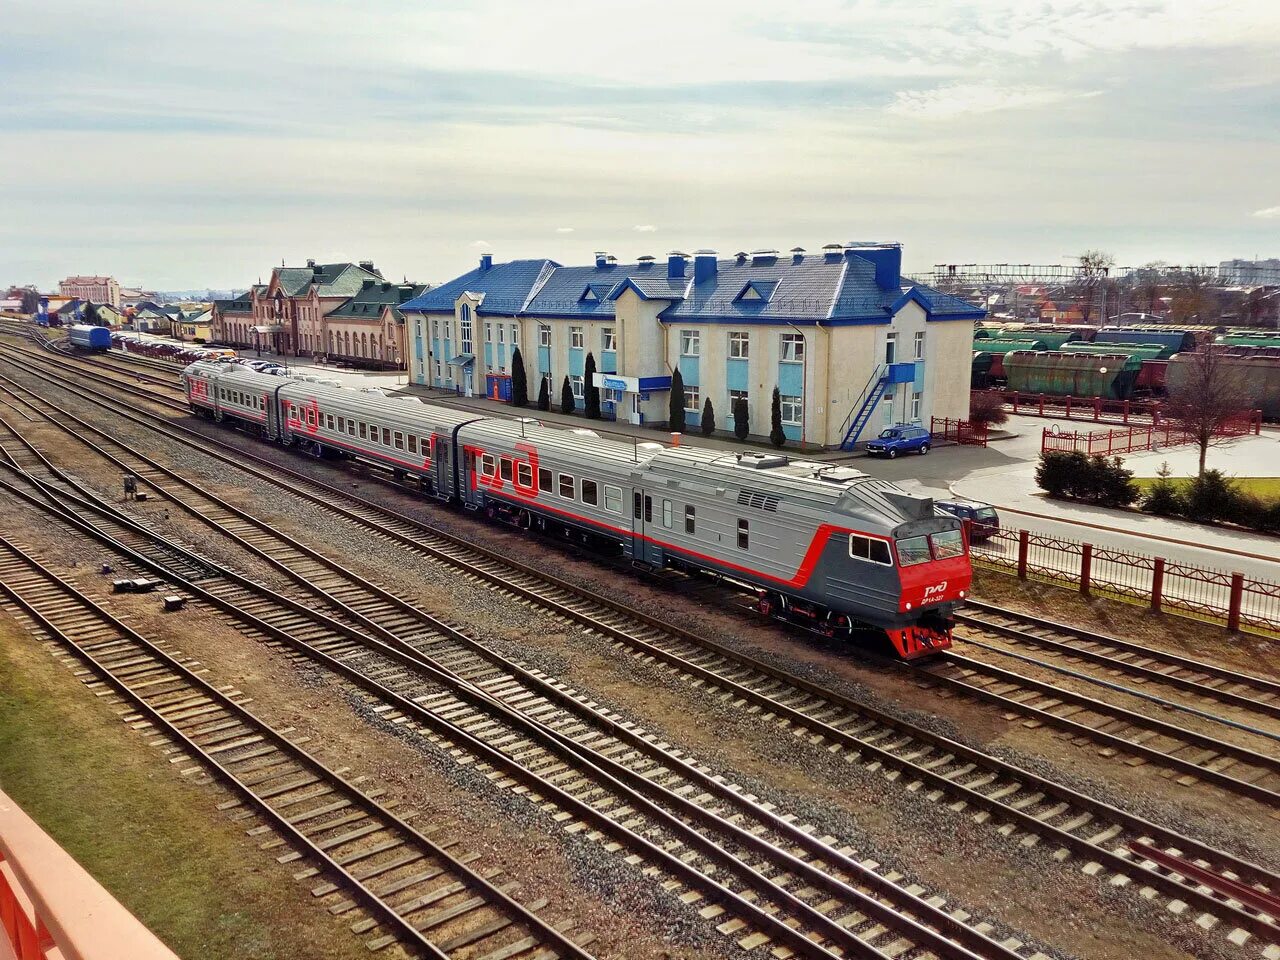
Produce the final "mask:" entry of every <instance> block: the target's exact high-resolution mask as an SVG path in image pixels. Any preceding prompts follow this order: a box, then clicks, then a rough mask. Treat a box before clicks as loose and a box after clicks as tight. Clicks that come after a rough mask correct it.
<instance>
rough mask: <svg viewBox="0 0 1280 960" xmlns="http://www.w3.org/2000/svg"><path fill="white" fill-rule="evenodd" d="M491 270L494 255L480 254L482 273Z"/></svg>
mask: <svg viewBox="0 0 1280 960" xmlns="http://www.w3.org/2000/svg"><path fill="white" fill-rule="evenodd" d="M491 269H493V254H492V253H482V254H480V272H481V273H484V272H485V271H487V270H491Z"/></svg>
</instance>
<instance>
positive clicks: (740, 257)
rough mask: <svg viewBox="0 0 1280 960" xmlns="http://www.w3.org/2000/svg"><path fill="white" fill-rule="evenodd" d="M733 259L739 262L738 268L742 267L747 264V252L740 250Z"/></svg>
mask: <svg viewBox="0 0 1280 960" xmlns="http://www.w3.org/2000/svg"><path fill="white" fill-rule="evenodd" d="M733 259H734V261H736V262H737V264H738V266H742V265H743V264H744V263H746V262H747V252H746V251H745V250H739V251H738V252H737V253H735V254H734V255H733Z"/></svg>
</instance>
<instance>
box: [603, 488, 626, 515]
mask: <svg viewBox="0 0 1280 960" xmlns="http://www.w3.org/2000/svg"><path fill="white" fill-rule="evenodd" d="M604 508H605V509H606V510H608V511H609V512H610V513H622V488H621V487H615V486H614V485H613V484H611V483H606V484H605V485H604Z"/></svg>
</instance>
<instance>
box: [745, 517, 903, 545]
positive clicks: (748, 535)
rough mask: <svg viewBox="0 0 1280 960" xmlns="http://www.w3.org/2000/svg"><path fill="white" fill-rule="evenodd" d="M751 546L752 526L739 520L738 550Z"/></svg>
mask: <svg viewBox="0 0 1280 960" xmlns="http://www.w3.org/2000/svg"><path fill="white" fill-rule="evenodd" d="M750 545H751V533H750V524H749V523H747V521H746V520H739V521H738V549H739V550H746V549H747V548H748V547H749V546H750ZM926 549H927V548H926Z"/></svg>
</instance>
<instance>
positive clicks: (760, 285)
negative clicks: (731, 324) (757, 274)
mask: <svg viewBox="0 0 1280 960" xmlns="http://www.w3.org/2000/svg"><path fill="white" fill-rule="evenodd" d="M777 289H778V281H777V280H750V281H748V282H747V283H746V284H745V285H744V286H743V288H742V289H741V290H740V291H738V296H737V297H736V298H735V299H736V300H737V301H738V302H740V303H743V302H745V303H768V302H769V300H770V299H772V297H773V292H774V291H775V290H777Z"/></svg>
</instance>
